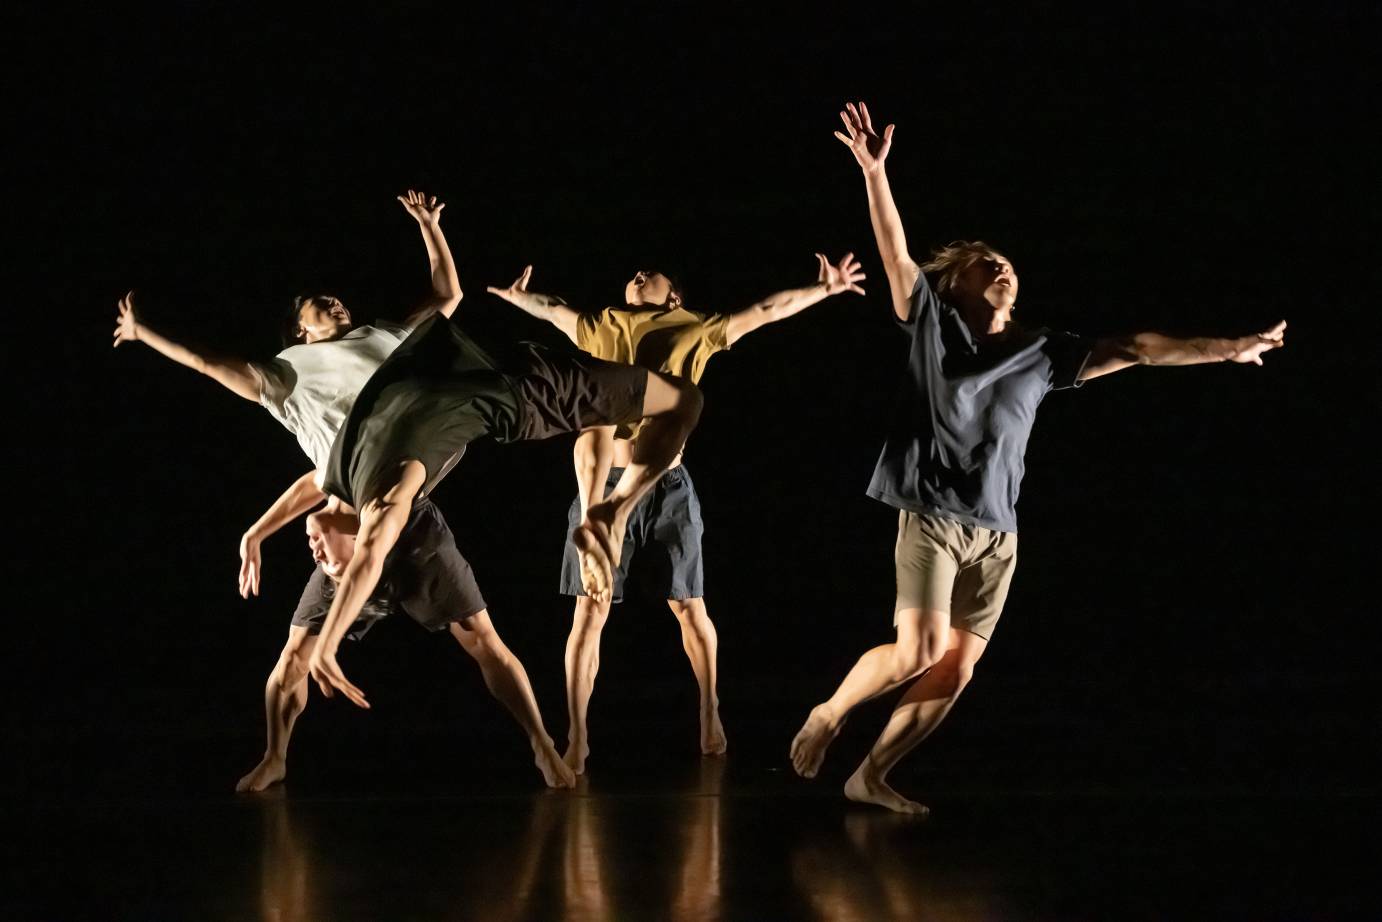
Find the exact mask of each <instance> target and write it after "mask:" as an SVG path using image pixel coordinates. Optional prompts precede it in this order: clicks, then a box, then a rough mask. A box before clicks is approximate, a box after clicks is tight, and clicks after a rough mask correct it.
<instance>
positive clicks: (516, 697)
mask: <svg viewBox="0 0 1382 922" xmlns="http://www.w3.org/2000/svg"><path fill="white" fill-rule="evenodd" d="M450 630H451V636H452V637H455V638H456V640H457V641H459V642H460V645H461V647H462V648H463V649H464V650H465V652H467V653H469V654H470V655H471V656H472V657H473V658H474V659H475V662H476V663H477V664H479V666H480V674H481V675H483V676H484V677H485V687H486V688H488V689H489V690H490V694H492V695H494V697H495V698H497V699H498V700H499V703H500V704H502V705H504V707H506V708H508V711H509V713H510V714H512V715H513V716H514V719H515V720H517V721H518V725H519V726H520V727H522V728H523V732H524V733H526V734H527V736H528V742H529V744H530V745H531V746H532V747H533V761H534V762H535V763H536V764H537V767H538V770H539V771H541V772H542V777H543V780H544V781H546V782H547V786H548V787H549V788H569V787H572V786H574V785H575V783H576V776H575V775H574V774H572V773H571V769H569V768H567V767H566V765H565V764H564V763H563V762H562V760H561V757H560V756H558V755H557V750H556V748H555V747H553V745H552V737H550V736H548V735H547V730H546V729H545V728H544V727H543V726H542V714H541V713H540V712H539V711H538V708H537V698H536V697H534V696H533V686H532V685H531V684H530V683H529V682H528V673H527V671H526V670H524V668H523V664H522V663H520V662H519V661H518V657H516V656H514V655H513V653H512V652H510V650H509V648H508V647H507V646H505V645H504V641H503V640H502V639H500V637H499V633H498V632H497V631H496V630H495V629H494V624H493V623H492V622H491V621H490V619H489V612H487V611H481V612H477V613H476V614H474V615H471V616H470V617H469V618H467V619H466V620H465V623H464V624H463V623H461V622H459V621H453V622H451V624H450Z"/></svg>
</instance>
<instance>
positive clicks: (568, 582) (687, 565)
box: [561, 465, 705, 602]
mask: <svg viewBox="0 0 1382 922" xmlns="http://www.w3.org/2000/svg"><path fill="white" fill-rule="evenodd" d="M623 472H624V469H623V468H619V467H616V468H614V469H613V470H611V471H610V472H609V478H608V479H607V480H606V481H605V494H606V495H608V494H609V491H610V490H612V489H613V488H614V485H615V484H616V483H618V482H619V475H620V474H622V473H623ZM580 516H581V498H580V497H579V496H577V497H576V498H575V499H574V500H572V501H571V508H570V510H568V512H567V515H566V522H567V526H568V527H567V531H566V536H567V541H566V553H565V555H564V556H563V557H562V561H561V591H562V594H564V595H585V592H584V591H582V590H581V565H580V561H579V560H578V559H577V557H576V548H575V547H574V546H573V545H572V544H571V532H572V531H573V530H574V529H575V528H576V526H577V525H579V524H580ZM704 533H705V525H704V523H703V522H702V521H701V501H700V498H699V497H697V496H696V486H695V484H693V483H692V482H691V475H690V474H688V473H687V471H686V466H685V465H682V466H681V467H676V468H673V469H672V470H670V471H668V472H667V473H665V474H663V475H662V479H661V480H659V481H658V482H657V486H655V487H653V489H652V490H650V491H649V492H648V495H647V496H644V497H643V498H642V499H641V500H639V501H638V505H637V506H635V507H634V510H633V513H632V514H631V515H630V516H629V525H628V530H627V531H625V532H624V550H623V553H622V555H621V556H620V558H619V566H617V567H615V568H614V601H615V602H622V601H623V600H624V582H625V580H626V579H627V578H628V574H629V564H630V563H631V562H632V561H633V558H634V555H635V553H637V552H638V551H644V552H645V553H644V555H643V558H644V563H643V564H642V565H640V570H644V568H646V571H645V572H643V573H640V578H644V577H646V579H644V582H645V583H646V584H647V585H648V587H649V591H650V592H655V593H657V594H658V596H659V597H660V598H666V599H699V598H701V597H702V596H703V595H705V567H704V564H703V562H702V560H701V538H702V536H703V535H704Z"/></svg>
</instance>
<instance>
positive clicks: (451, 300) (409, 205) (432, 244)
mask: <svg viewBox="0 0 1382 922" xmlns="http://www.w3.org/2000/svg"><path fill="white" fill-rule="evenodd" d="M398 200H399V201H400V202H402V203H403V208H404V210H405V211H407V212H408V214H409V215H411V216H412V217H413V220H415V221H417V224H418V229H419V230H421V231H422V242H423V243H424V244H425V245H426V246H427V263H428V265H429V266H430V267H431V271H432V294H431V295H430V296H428V297H427V298H426V300H424V301H423V302H422V303H421V304H419V305H418V306H417V307H415V308H413V310H412V311H411V312H410V313H409V314H408V316H407V317H406V318H404V321H403V322H404V323H405V324H406V325H408V326H410V327H415V326H417V325H418V324H420V323H422V321H424V320H426V319H427V318H428V317H430V316H432V315H433V314H438V313H439V314H443V315H445V316H447V317H450V316H451V315H452V314H453V313H454V312H455V310H456V305H457V304H460V303H461V298H462V297H463V294H464V293H463V292H462V291H461V280H460V277H459V276H457V275H456V261H455V260H454V259H452V258H451V248H450V247H449V246H447V245H446V235H445V234H443V233H442V232H441V210H442V209H443V208H445V207H446V203H445V202H439V201H437V197H436V196H435V195H433V196H431V197H430V198H429V197H428V196H427V195H425V194H423V193H421V192H415V191H413V190H412V189H409V190H408V194H407V195H400V196H399V197H398Z"/></svg>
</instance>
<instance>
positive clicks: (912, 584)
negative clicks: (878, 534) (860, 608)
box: [893, 510, 1017, 640]
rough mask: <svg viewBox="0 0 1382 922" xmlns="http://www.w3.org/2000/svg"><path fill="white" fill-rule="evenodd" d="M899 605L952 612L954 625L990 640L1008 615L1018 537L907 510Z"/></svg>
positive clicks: (901, 531)
mask: <svg viewBox="0 0 1382 922" xmlns="http://www.w3.org/2000/svg"><path fill="white" fill-rule="evenodd" d="M893 559H894V561H895V562H896V564H897V605H896V606H895V607H894V608H893V624H894V626H895V625H896V624H897V613H898V612H900V611H902V610H903V609H904V608H921V609H932V610H934V611H948V612H950V626H951V627H957V628H961V629H962V630H966V631H969V632H970V633H971V634H978V635H979V636H980V637H982V638H984V639H985V640H988V639H989V638H990V637H991V636H992V635H993V628H994V626H995V625H997V624H998V616H999V615H1000V614H1002V613H1003V601H1004V600H1005V599H1006V598H1007V597H1008V585H1009V584H1010V583H1011V582H1012V578H1013V569H1014V568H1015V567H1016V566H1017V535H1016V534H1015V533H1014V532H1010V531H993V530H992V529H988V528H984V527H982V526H980V525H966V524H964V523H962V522H955V521H952V520H950V519H943V518H941V517H940V516H936V515H923V514H918V513H915V512H907V511H906V510H903V511H902V512H901V513H900V514H899V515H898V519H897V550H896V551H895V552H894V555H893Z"/></svg>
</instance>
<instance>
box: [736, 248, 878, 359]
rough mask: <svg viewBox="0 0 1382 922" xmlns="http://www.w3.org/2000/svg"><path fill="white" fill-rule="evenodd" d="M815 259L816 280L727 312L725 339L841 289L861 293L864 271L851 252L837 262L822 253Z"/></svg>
mask: <svg viewBox="0 0 1382 922" xmlns="http://www.w3.org/2000/svg"><path fill="white" fill-rule="evenodd" d="M816 260H817V261H818V262H819V263H820V274H819V275H818V276H817V278H816V284H814V285H810V286H807V287H806V288H791V289H788V290H787V291H779V292H778V293H777V294H772V295H768V297H766V298H764V299H763V300H762V301H759V302H758V303H757V304H753V305H750V306H749V307H746V308H744V309H743V310H741V311H738V312H736V313H733V314H730V315H729V320H728V322H726V324H725V339H726V341H727V342H728V343H729V345H731V346H732V345H734V343H735V341H737V340H738V339H739V338H740V337H741V336H743V335H745V334H746V333H752V332H753V331H754V330H756V329H758V328H759V327H761V326H764V325H765V324H769V323H774V322H775V321H778V320H785V319H786V318H788V317H790V316H792V315H793V314H796V313H799V312H800V311H803V310H805V309H806V308H808V307H810V306H811V305H812V304H816V303H819V302H821V301H824V300H825V299H826V298H828V297H830V296H831V295H837V294H839V293H840V292H842V291H852V292H855V293H856V294H863V293H864V289H862V288H860V287H859V283H860V282H862V281H863V280H864V273H863V270H862V269H861V268H860V266H859V261H858V260H856V259H855V258H854V254H853V253H846V254H845V256H844V258H843V259H841V260H840V264H839V265H838V266H833V265H831V264H830V261H829V260H828V259H826V258H825V255H824V254H822V253H817V254H816Z"/></svg>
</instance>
